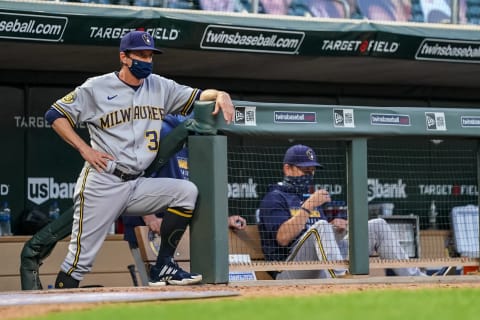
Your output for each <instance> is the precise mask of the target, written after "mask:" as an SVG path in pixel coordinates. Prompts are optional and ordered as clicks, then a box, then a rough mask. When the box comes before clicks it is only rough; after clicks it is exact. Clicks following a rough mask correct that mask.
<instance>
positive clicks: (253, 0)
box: [252, 0, 258, 13]
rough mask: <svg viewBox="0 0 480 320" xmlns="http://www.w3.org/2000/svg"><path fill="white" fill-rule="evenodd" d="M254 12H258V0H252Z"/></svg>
mask: <svg viewBox="0 0 480 320" xmlns="http://www.w3.org/2000/svg"><path fill="white" fill-rule="evenodd" d="M252 13H258V0H252Z"/></svg>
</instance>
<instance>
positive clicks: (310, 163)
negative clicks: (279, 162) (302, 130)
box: [283, 144, 323, 168]
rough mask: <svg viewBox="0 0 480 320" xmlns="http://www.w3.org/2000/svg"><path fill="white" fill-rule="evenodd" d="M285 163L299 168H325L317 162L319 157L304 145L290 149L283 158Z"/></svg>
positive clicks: (297, 145)
mask: <svg viewBox="0 0 480 320" xmlns="http://www.w3.org/2000/svg"><path fill="white" fill-rule="evenodd" d="M283 163H285V164H290V165H294V166H297V167H320V168H323V166H322V165H321V164H320V163H318V162H317V156H316V154H315V152H314V151H313V149H312V148H310V147H308V146H304V145H303V144H296V145H294V146H291V147H290V148H288V150H287V152H285V157H284V158H283Z"/></svg>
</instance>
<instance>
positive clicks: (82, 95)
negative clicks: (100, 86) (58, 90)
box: [51, 85, 93, 127]
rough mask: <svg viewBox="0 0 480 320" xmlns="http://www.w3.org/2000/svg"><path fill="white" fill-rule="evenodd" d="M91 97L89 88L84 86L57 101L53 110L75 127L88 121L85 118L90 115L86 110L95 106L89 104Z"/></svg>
mask: <svg viewBox="0 0 480 320" xmlns="http://www.w3.org/2000/svg"><path fill="white" fill-rule="evenodd" d="M89 96H90V90H89V89H88V87H83V85H82V86H80V87H77V88H75V90H74V91H72V92H69V93H68V94H67V95H65V96H64V97H62V98H60V99H58V100H57V101H55V102H54V103H53V105H52V106H51V108H53V109H55V111H57V112H58V113H60V114H61V115H62V116H63V117H65V118H67V119H68V121H69V122H70V125H71V126H72V127H75V126H76V125H77V124H78V123H81V122H84V121H85V120H86V119H85V118H84V117H85V115H86V114H88V110H86V109H87V108H88V106H89V105H92V104H93V103H92V102H90V103H88V101H90V98H89ZM85 111H87V112H85Z"/></svg>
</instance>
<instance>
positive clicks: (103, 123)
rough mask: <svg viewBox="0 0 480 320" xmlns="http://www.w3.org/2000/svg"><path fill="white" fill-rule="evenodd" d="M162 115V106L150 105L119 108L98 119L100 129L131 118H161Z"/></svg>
mask: <svg viewBox="0 0 480 320" xmlns="http://www.w3.org/2000/svg"><path fill="white" fill-rule="evenodd" d="M132 111H133V113H132ZM132 114H133V118H132ZM164 116H165V112H164V110H163V108H159V107H152V106H135V107H133V109H132V108H128V109H120V110H115V111H113V112H110V113H109V114H107V115H106V116H105V117H102V118H101V119H100V127H102V129H108V128H111V127H114V126H117V125H120V124H122V123H125V122H130V121H133V120H143V119H149V120H162V119H163V118H164Z"/></svg>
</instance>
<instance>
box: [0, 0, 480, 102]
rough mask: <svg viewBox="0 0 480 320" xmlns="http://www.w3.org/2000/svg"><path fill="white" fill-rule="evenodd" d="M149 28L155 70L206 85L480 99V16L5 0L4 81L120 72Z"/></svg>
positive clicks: (1, 17)
mask: <svg viewBox="0 0 480 320" xmlns="http://www.w3.org/2000/svg"><path fill="white" fill-rule="evenodd" d="M141 28H143V29H145V30H147V31H149V32H151V33H153V35H154V37H155V38H156V45H157V47H160V48H163V49H164V51H165V53H164V54H163V55H161V56H159V57H156V59H155V71H156V72H158V73H160V74H162V75H166V76H168V77H172V78H174V79H182V80H183V79H188V80H189V84H194V85H197V82H198V85H199V86H200V87H206V86H208V85H209V84H212V85H216V87H225V86H228V87H229V89H233V90H235V88H237V90H241V88H244V89H245V90H251V91H252V92H255V91H257V94H259V96H258V97H259V98H261V93H262V91H266V92H273V93H275V92H277V93H278V94H285V93H286V94H293V95H295V94H298V95H314V94H322V93H325V94H326V95H328V94H332V93H333V94H335V95H336V96H341V95H342V94H345V95H349V94H350V95H351V94H353V95H357V96H362V95H363V94H366V92H368V94H367V95H373V96H377V97H389V96H398V95H401V96H403V97H422V98H428V99H436V98H438V99H443V100H470V101H478V100H479V99H480V90H479V89H480V82H479V81H478V80H477V78H478V75H479V74H480V32H479V31H480V27H478V26H473V25H472V26H465V25H464V26H452V25H427V24H398V23H384V24H381V23H372V22H369V21H366V20H321V19H313V18H312V19H310V18H299V17H272V16H266V15H249V16H245V15H240V14H206V13H205V12H199V11H195V12H194V11H181V10H180V11H179V10H172V9H151V8H135V7H123V6H102V5H82V4H73V3H52V2H43V3H41V2H32V1H1V2H0V44H1V50H0V71H1V73H0V81H1V82H4V83H5V82H7V83H8V82H12V81H14V82H15V81H20V82H30V83H40V84H41V83H49V82H55V79H57V78H59V76H60V75H61V76H60V78H59V79H61V80H60V81H61V82H62V83H65V82H68V81H69V80H68V79H71V81H72V82H77V81H80V77H82V79H81V80H82V81H83V77H84V76H85V75H86V74H88V75H90V74H99V73H104V72H109V71H112V70H117V69H118V68H119V63H118V44H119V38H120V37H121V36H122V34H124V33H125V32H126V31H127V30H130V29H141ZM32 72H33V73H32ZM32 74H33V76H32ZM65 79H67V80H65ZM227 80H228V81H227ZM226 83H228V85H227V84H226ZM259 84H261V85H259ZM225 89H227V88H225ZM241 98H243V97H241ZM346 101H347V102H348V99H347V100H346ZM338 102H340V103H342V101H337V103H338ZM468 104H469V103H467V105H468Z"/></svg>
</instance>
